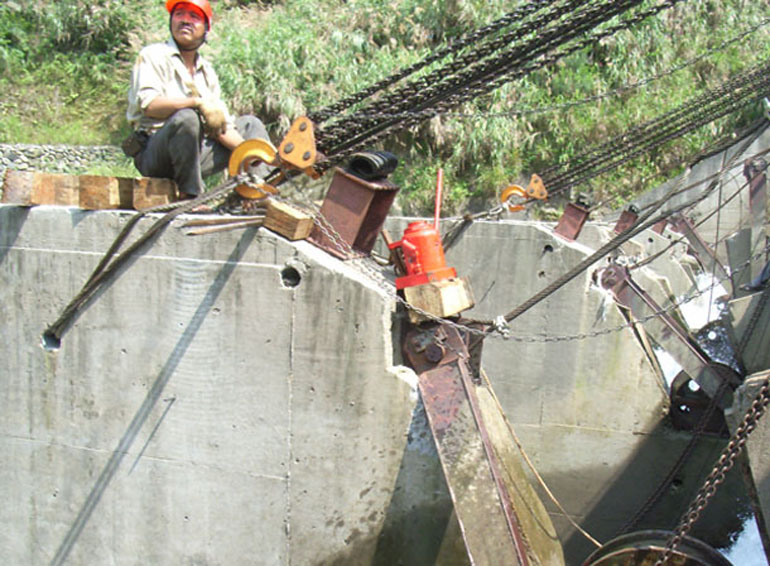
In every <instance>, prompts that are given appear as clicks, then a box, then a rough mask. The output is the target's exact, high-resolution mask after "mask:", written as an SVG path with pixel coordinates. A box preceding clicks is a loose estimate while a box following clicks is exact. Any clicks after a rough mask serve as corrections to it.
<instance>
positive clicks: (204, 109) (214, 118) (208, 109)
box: [196, 98, 227, 137]
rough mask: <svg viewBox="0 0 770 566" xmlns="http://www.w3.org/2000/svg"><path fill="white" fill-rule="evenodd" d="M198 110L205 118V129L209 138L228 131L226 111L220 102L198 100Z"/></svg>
mask: <svg viewBox="0 0 770 566" xmlns="http://www.w3.org/2000/svg"><path fill="white" fill-rule="evenodd" d="M196 109H197V110H198V113H199V114H200V115H201V117H202V118H203V127H204V128H205V130H206V133H207V134H208V135H209V136H211V137H216V136H218V135H220V134H224V133H225V131H227V118H226V117H225V109H224V108H223V106H222V104H220V103H219V102H218V101H216V100H206V99H204V98H201V99H198V104H197V106H196Z"/></svg>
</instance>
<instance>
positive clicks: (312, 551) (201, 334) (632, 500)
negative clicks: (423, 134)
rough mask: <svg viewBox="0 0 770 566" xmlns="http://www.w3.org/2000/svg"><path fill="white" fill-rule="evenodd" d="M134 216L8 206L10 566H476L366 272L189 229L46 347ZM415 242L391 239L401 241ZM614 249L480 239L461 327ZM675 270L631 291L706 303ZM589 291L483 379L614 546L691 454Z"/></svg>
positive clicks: (724, 526) (281, 247) (550, 303)
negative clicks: (692, 296) (56, 323)
mask: <svg viewBox="0 0 770 566" xmlns="http://www.w3.org/2000/svg"><path fill="white" fill-rule="evenodd" d="M129 215H130V213H120V212H84V211H80V210H75V209H67V208H56V207H38V208H32V209H24V208H19V207H13V206H2V207H0V315H2V320H3V334H2V338H3V339H2V342H1V344H2V346H1V348H2V349H0V357H2V359H4V360H8V361H7V362H6V364H5V367H4V369H3V370H2V373H1V374H0V388H2V389H1V390H0V399H1V401H0V403H2V406H0V462H2V463H0V496H2V498H3V501H4V502H6V504H5V505H4V506H2V510H0V533H1V534H0V556H3V557H4V558H7V560H6V561H7V562H8V563H12V564H40V563H46V562H48V563H53V564H59V563H64V562H65V561H66V563H67V564H83V565H85V564H89V565H90V564H120V565H123V564H137V563H154V564H199V565H202V564H228V565H230V564H303V565H304V564H335V563H339V564H378V565H379V564H382V565H386V564H387V565H390V564H399V563H402V564H433V563H438V564H456V563H459V564H462V563H464V562H466V559H464V557H463V555H462V547H461V546H459V545H458V544H457V541H458V540H459V539H458V537H459V533H458V530H457V523H456V521H455V520H454V519H453V517H452V514H451V502H450V501H449V498H448V494H447V490H446V486H445V484H444V482H443V478H442V475H441V471H440V467H439V465H438V460H437V457H436V453H435V450H434V448H433V444H432V439H431V437H430V433H429V429H428V428H427V427H426V424H425V415H424V412H423V411H422V409H421V405H420V404H419V402H418V401H417V399H416V395H415V390H414V375H413V374H412V373H410V371H409V370H406V369H404V368H400V367H398V366H399V364H400V363H401V358H400V352H399V351H398V348H397V342H398V338H397V336H398V332H399V326H400V324H401V323H402V322H403V321H404V320H405V315H404V313H403V312H401V311H398V312H396V309H395V307H396V301H395V298H394V295H393V293H392V287H391V288H386V287H383V286H382V285H381V284H379V283H377V282H376V281H372V280H371V279H370V278H369V277H367V276H365V275H364V274H362V272H361V271H360V270H359V269H358V268H357V262H340V261H338V260H336V259H334V258H332V257H330V256H328V255H327V254H326V253H324V252H322V251H321V250H318V249H316V248H315V247H313V246H311V245H310V244H308V243H306V242H299V243H289V242H286V241H285V240H283V239H282V238H280V237H278V236H275V235H273V234H271V233H269V232H267V231H264V230H259V231H257V230H255V229H251V230H247V231H243V232H236V231H234V232H229V233H224V234H218V235H213V236H206V237H191V236H186V235H184V233H183V230H182V229H181V224H182V221H181V220H180V221H177V222H176V223H175V224H174V225H173V226H172V227H170V228H169V229H167V230H166V231H165V232H164V233H163V234H162V235H161V236H160V237H158V238H157V239H156V240H155V241H154V242H153V244H152V245H151V246H150V247H148V248H147V249H146V250H145V252H144V254H143V255H141V256H140V257H138V258H137V259H135V260H134V261H133V262H132V263H131V265H130V266H129V268H128V269H126V270H125V271H124V272H123V273H122V274H121V276H120V277H119V278H118V279H116V280H115V281H114V282H113V283H112V284H111V285H110V286H109V287H108V288H106V289H105V290H103V292H101V294H100V295H99V296H98V297H97V298H96V300H95V301H93V302H92V303H91V304H90V305H89V307H88V308H87V310H86V311H85V312H84V313H83V314H82V316H81V317H80V318H79V319H78V320H77V321H76V322H75V324H74V325H73V327H72V328H71V329H70V330H69V332H68V333H66V335H65V336H64V338H63V340H62V344H61V347H60V348H59V349H57V350H54V351H46V350H45V349H44V348H43V347H42V346H41V335H42V333H43V331H44V330H45V328H46V326H47V324H49V323H50V322H52V321H53V320H54V319H55V318H56V317H57V316H58V314H59V312H61V310H62V309H63V308H64V306H65V305H66V304H67V302H68V301H69V300H70V299H71V298H72V297H73V296H74V295H75V293H76V292H77V291H78V290H79V289H80V287H81V285H82V284H83V283H84V282H85V280H86V279H87V277H88V274H89V273H90V271H91V270H92V269H93V267H94V266H95V265H96V263H97V262H98V260H99V259H100V257H101V255H102V253H103V252H104V251H105V250H106V249H107V247H108V246H109V244H110V243H111V242H112V241H113V239H114V237H115V236H116V235H117V233H118V231H119V230H120V228H121V227H122V226H123V225H124V224H125V222H126V221H127V219H128V218H129ZM150 221H151V220H146V221H143V223H142V224H141V225H140V228H139V231H141V230H142V229H143V228H146V227H147V226H148V224H149V222H150ZM407 222H408V220H405V219H395V218H394V219H389V222H388V227H389V228H390V229H391V233H392V234H394V235H399V234H401V229H402V228H403V226H404V225H405V224H406V223H407ZM609 230H610V227H609V226H605V225H593V224H591V225H589V226H587V227H586V229H585V230H584V231H583V233H582V234H581V237H580V238H579V240H578V242H576V243H567V242H565V241H564V240H562V239H560V238H559V237H557V236H555V235H554V234H553V233H552V226H549V225H544V224H539V223H534V222H531V223H528V222H515V221H503V222H478V223H475V224H474V225H473V226H472V227H471V228H470V229H469V230H468V231H467V232H466V233H465V234H463V236H462V237H461V239H460V240H459V242H458V244H457V246H456V247H454V248H452V249H451V250H449V251H448V253H447V259H448V263H449V264H450V265H453V266H454V267H456V268H457V270H458V272H459V273H460V275H467V276H469V277H470V279H471V283H472V286H473V290H474V293H475V295H476V300H477V306H476V308H475V309H474V310H473V311H472V312H470V313H469V315H470V316H476V317H479V318H492V317H494V316H497V315H502V314H505V313H506V312H508V311H510V310H511V309H513V308H514V307H515V306H517V305H519V304H520V303H521V302H523V301H524V300H525V299H527V298H529V297H530V296H531V295H532V294H534V293H535V292H537V291H538V290H540V289H542V288H543V287H545V286H546V285H547V284H548V283H549V282H551V281H553V280H554V279H556V278H558V277H559V276H560V275H561V274H562V273H564V272H565V271H567V270H569V269H570V268H571V267H573V266H574V265H576V264H577V263H578V262H580V261H581V260H582V259H583V258H585V257H586V256H587V255H588V254H590V253H592V251H593V249H595V248H596V247H598V245H600V244H601V243H602V242H604V241H607V240H608V239H609V238H610V237H611V234H610V232H609ZM666 244H667V240H666V239H665V238H662V237H660V236H658V235H657V234H652V233H645V234H643V235H640V237H639V238H637V239H636V240H635V241H634V242H630V243H629V244H628V245H627V246H625V247H624V250H623V251H622V253H625V254H626V255H628V256H640V257H644V256H645V255H646V254H650V253H652V252H653V251H655V250H657V249H661V248H662V246H665V245H666ZM682 257H683V255H682V250H681V246H679V247H676V248H674V249H673V250H672V251H671V252H669V253H667V254H665V255H664V256H662V257H661V258H660V259H659V260H657V261H656V262H654V263H653V265H652V266H651V268H652V269H651V271H650V272H649V273H642V274H640V275H639V276H640V279H641V280H643V281H645V283H644V284H645V287H646V288H647V289H648V291H650V292H651V293H653V294H654V295H655V296H656V298H657V299H659V300H660V301H661V303H662V304H665V301H667V300H669V299H670V298H671V297H674V296H678V295H681V294H683V293H686V292H688V291H689V290H690V289H691V288H692V277H691V271H690V270H689V269H687V268H685V267H683V266H682V264H681V262H680V260H681V259H682ZM287 268H291V269H292V270H296V272H294V271H292V272H291V273H287V271H286V269H287ZM283 275H290V277H283ZM296 275H299V283H298V284H297V285H296V286H292V285H293V283H294V282H295V281H296ZM591 275H592V270H589V271H588V272H586V273H585V274H583V275H581V276H579V277H578V278H576V279H574V280H573V281H572V282H571V283H569V284H568V285H566V286H565V287H564V288H563V289H562V290H560V291H559V292H558V293H556V294H554V295H552V296H551V297H550V298H548V299H547V300H545V301H543V302H542V303H541V304H539V305H538V306H536V307H535V308H533V309H532V310H530V311H529V312H527V313H525V314H524V315H523V316H521V317H520V318H518V319H516V320H515V321H514V322H513V324H512V325H511V334H512V336H513V337H514V338H510V339H507V340H504V339H502V338H499V337H492V338H490V339H488V340H487V342H486V344H485V347H484V354H483V364H484V366H485V368H486V370H487V373H488V374H489V376H490V378H491V379H492V382H493V384H494V387H495V390H496V392H497V394H498V396H499V398H500V400H501V402H502V404H503V407H504V409H505V411H506V413H507V415H508V418H509V420H510V421H511V422H512V423H513V426H514V427H515V429H516V431H517V432H518V434H519V436H520V437H521V439H522V442H523V443H524V446H525V448H526V449H527V451H528V452H529V454H530V456H531V457H532V459H533V460H534V462H535V464H536V466H537V467H538V469H539V470H540V472H541V473H542V474H543V476H544V477H545V479H546V481H547V482H548V484H549V486H550V487H551V489H552V490H553V491H554V493H555V494H556V496H557V497H558V498H559V499H560V501H561V502H562V504H563V505H564V506H565V507H566V510H567V513H568V514H569V515H571V516H572V517H573V518H575V519H577V520H578V521H579V522H581V524H583V525H584V526H586V527H587V528H588V529H589V531H591V532H592V534H594V536H597V537H599V538H600V539H601V540H607V539H608V538H610V537H611V536H612V535H614V534H615V533H617V531H618V530H620V528H621V527H622V526H623V525H624V523H625V522H626V521H627V520H628V519H629V518H630V517H631V516H633V514H634V513H635V512H636V511H637V510H638V509H639V508H640V506H641V505H642V504H643V503H644V501H645V500H646V499H647V497H648V496H649V494H650V493H651V492H652V491H653V490H654V489H655V487H656V486H657V485H658V484H659V483H660V481H661V479H662V478H663V477H664V476H665V474H666V473H667V472H668V470H669V469H670V467H671V465H672V463H673V461H674V460H675V459H676V458H677V457H678V455H679V453H680V452H681V450H682V449H683V447H684V446H685V445H686V443H687V442H688V440H689V439H690V435H689V433H686V432H677V431H674V430H672V429H671V428H670V427H669V426H668V425H667V423H666V419H665V413H666V409H667V404H668V399H667V391H666V389H665V386H664V384H663V382H662V378H661V376H660V375H659V374H658V373H656V371H655V368H654V366H653V365H651V364H650V362H649V360H648V358H647V357H646V355H645V353H644V351H643V349H642V348H641V347H640V344H639V342H638V340H637V338H636V336H635V334H634V333H633V332H632V330H631V329H629V328H622V329H619V330H615V331H612V332H607V333H604V332H602V333H601V334H598V335H595V336H593V334H594V333H595V332H597V331H600V330H603V329H608V328H610V329H611V328H615V327H619V326H621V325H622V324H623V323H624V319H623V318H622V316H621V315H620V313H619V311H618V310H617V308H616V307H615V306H614V303H613V302H612V301H611V300H610V298H609V297H608V296H607V294H606V293H604V292H603V291H601V290H600V289H598V288H597V287H596V286H595V285H594V284H593V282H592V279H591ZM660 275H663V276H665V279H661V278H660V277H659V276H660ZM391 276H392V274H391ZM580 334H585V335H590V336H582V337H579V338H576V336H577V335H580ZM393 336H396V338H395V340H394V338H393ZM554 337H561V338H559V339H555V338H554ZM516 338H518V339H516ZM394 341H395V343H396V347H394ZM720 445H721V440H719V439H707V440H705V441H704V442H703V443H702V444H701V445H700V447H699V449H698V450H696V452H695V453H694V455H693V457H692V458H690V459H689V460H688V463H687V464H686V466H685V467H684V468H683V469H682V470H681V472H680V474H679V475H678V477H677V479H676V482H674V484H672V487H671V488H670V489H669V490H668V491H667V492H666V493H665V494H664V496H663V498H662V499H661V501H660V503H659V504H658V505H657V506H656V507H655V508H653V509H652V511H651V512H650V513H649V514H648V515H647V516H646V517H644V520H643V521H642V522H641V523H640V525H639V526H640V527H649V526H656V527H661V526H664V527H670V526H671V523H672V522H673V521H675V520H676V517H678V513H679V512H680V511H681V509H682V508H684V506H686V504H687V503H688V501H689V498H690V497H691V496H692V494H693V493H694V492H695V490H696V489H697V488H698V487H699V484H700V480H701V478H702V475H703V473H704V470H707V469H709V468H710V464H711V459H712V458H713V456H714V455H715V454H716V453H717V452H718V450H719V448H720ZM729 483H730V482H728V484H729ZM720 493H726V495H725V497H726V500H727V503H724V504H721V505H720V504H719V503H717V504H712V505H711V507H710V510H709V512H712V513H715V514H716V516H717V520H713V521H711V522H709V520H708V518H706V519H705V520H704V521H702V523H705V525H706V526H705V527H702V529H701V531H699V533H700V534H702V536H703V538H706V539H707V540H708V539H709V536H710V534H714V533H713V532H711V531H710V530H709V527H708V525H709V524H711V525H717V526H718V527H719V528H718V529H717V530H718V531H719V532H718V533H717V534H718V535H719V534H720V533H721V534H724V532H726V531H729V529H730V528H731V524H730V523H731V522H730V520H729V515H730V513H733V514H735V515H736V517H735V521H736V523H737V524H738V525H739V524H740V520H739V519H738V518H737V514H736V513H735V504H734V501H733V495H734V493H733V492H731V491H730V490H729V488H728V490H727V491H725V490H724V489H722V490H720ZM544 501H545V500H544ZM545 502H546V505H547V506H548V508H549V510H550V512H551V513H552V516H553V518H554V521H555V524H556V526H557V528H558V530H559V534H560V538H561V540H562V542H563V543H564V545H565V553H566V555H567V561H568V563H569V564H574V563H579V561H580V560H582V559H583V558H584V557H586V556H587V554H588V552H590V550H592V548H591V546H590V545H589V544H587V543H586V542H585V541H584V540H583V539H582V538H581V537H580V536H579V535H577V534H575V531H574V529H573V528H572V526H571V525H569V523H568V522H567V520H566V518H565V517H564V516H563V515H562V514H561V513H560V512H559V511H558V510H557V509H556V507H555V506H554V505H553V504H551V503H550V502H548V501H545ZM672 517H673V519H672ZM445 534H446V536H445ZM696 534H698V533H696ZM712 538H718V536H715V537H712Z"/></svg>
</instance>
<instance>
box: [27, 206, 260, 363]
mask: <svg viewBox="0 0 770 566" xmlns="http://www.w3.org/2000/svg"><path fill="white" fill-rule="evenodd" d="M75 212H76V214H75V215H74V216H73V217H72V218H73V222H76V220H75V219H76V218H77V217H78V214H77V213H78V212H82V213H83V215H82V216H80V220H82V219H83V218H85V216H86V215H88V214H89V212H90V211H75ZM136 214H137V213H135V215H134V216H133V217H132V218H130V219H129V221H128V223H127V224H126V225H125V226H124V227H123V229H122V230H121V232H120V235H119V236H118V238H117V239H116V240H115V241H114V242H113V244H112V246H111V247H110V249H109V250H108V251H107V252H106V253H105V254H104V255H103V256H102V259H101V260H100V263H99V264H97V266H96V267H95V269H94V271H93V272H92V273H91V275H90V276H89V278H88V279H87V280H86V281H85V282H84V283H83V285H84V287H83V289H81V290H80V291H79V292H78V294H77V295H76V296H75V297H73V299H72V300H71V301H70V303H69V304H68V305H67V306H66V307H65V308H64V309H63V310H62V312H61V314H60V315H59V318H58V319H57V320H56V321H54V322H53V323H52V324H51V325H50V326H48V328H46V329H45V331H44V332H43V336H42V342H43V346H44V347H45V349H46V350H57V349H59V348H60V347H61V339H62V337H63V336H64V335H65V334H66V333H67V331H68V330H69V329H70V328H71V327H72V325H73V324H75V322H77V320H78V319H79V318H80V316H81V315H82V314H83V313H84V312H85V311H86V310H88V307H89V306H91V305H92V304H93V302H94V301H96V300H97V299H99V297H101V296H102V295H103V294H104V292H105V291H107V290H108V289H109V288H110V287H111V286H112V284H113V283H114V282H115V280H116V279H117V278H118V277H119V276H120V275H121V274H122V273H125V271H126V270H127V269H128V268H130V267H131V266H132V265H133V264H134V262H135V261H136V260H137V259H139V258H140V257H141V256H142V255H144V253H145V250H146V249H147V248H148V247H150V246H151V245H152V244H153V242H155V240H157V239H158V238H159V237H160V235H161V234H163V232H165V230H166V228H168V227H169V226H170V225H171V224H170V222H168V223H166V224H162V225H160V222H161V220H155V221H154V223H153V224H152V225H151V226H150V227H149V228H147V230H146V232H145V233H144V234H143V235H141V236H139V237H138V238H137V239H136V240H135V241H134V242H133V243H132V244H128V245H126V243H125V242H122V240H121V239H122V238H123V237H125V238H128V236H130V234H131V232H133V230H134V229H135V228H136V226H137V225H138V222H139V221H140V220H141V219H142V218H143V217H142V216H141V215H136ZM156 229H157V231H155V232H154V233H153V231H154V230H156ZM252 233H253V231H248V232H247V234H252ZM143 238H146V240H144V241H141V240H142V239H143ZM121 242H122V244H121ZM238 245H240V244H238ZM132 247H133V249H130V248H132ZM97 278H102V279H101V281H100V282H99V283H98V285H97V284H95V285H94V287H93V288H92V289H90V290H89V291H88V293H85V294H84V291H85V288H86V287H88V286H89V284H90V283H91V281H92V280H96V279H97ZM81 295H83V296H82V297H81Z"/></svg>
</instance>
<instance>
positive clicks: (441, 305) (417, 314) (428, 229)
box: [388, 169, 474, 322]
mask: <svg viewBox="0 0 770 566" xmlns="http://www.w3.org/2000/svg"><path fill="white" fill-rule="evenodd" d="M442 181H443V174H442V171H441V170H440V169H439V171H438V179H437V181H436V208H435V215H434V217H433V225H432V226H431V225H430V224H429V223H428V222H423V221H418V222H412V223H411V224H409V226H407V228H406V230H405V231H404V235H403V237H402V238H401V241H399V242H388V248H390V250H391V252H392V253H393V256H394V263H396V265H398V266H399V268H400V269H401V271H402V273H400V275H401V277H398V278H397V279H396V289H397V290H398V291H401V292H403V295H404V298H405V299H406V302H407V303H408V304H409V305H411V306H412V307H413V308H411V309H410V310H409V318H410V319H411V320H412V322H418V321H419V320H421V319H422V318H424V317H425V315H426V314H427V315H431V316H435V317H439V318H445V317H448V316H454V315H456V314H458V313H460V312H462V311H464V310H467V309H469V308H471V307H473V305H474V300H473V292H472V291H471V287H470V282H469V281H468V279H467V278H466V277H457V271H455V268H454V267H447V265H446V260H445V259H444V247H443V245H442V243H441V235H440V234H439V230H438V220H439V215H440V211H441V193H442V190H443V187H442Z"/></svg>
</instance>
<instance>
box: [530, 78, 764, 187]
mask: <svg viewBox="0 0 770 566" xmlns="http://www.w3.org/2000/svg"><path fill="white" fill-rule="evenodd" d="M762 65H766V63H764V64H762ZM762 65H757V66H754V67H752V68H750V69H748V70H746V71H744V72H743V73H740V74H739V75H736V76H734V77H733V78H732V79H731V80H730V81H728V83H723V84H721V85H720V86H719V87H716V88H713V89H710V90H708V91H706V92H703V93H701V94H699V95H697V96H696V97H694V98H692V99H690V100H688V101H686V102H684V103H682V104H680V105H679V106H677V107H675V108H673V109H671V110H669V111H667V112H665V113H663V114H659V115H658V116H656V117H654V118H652V119H651V120H648V121H647V122H645V123H643V124H639V125H636V126H633V127H632V128H629V129H628V130H626V131H625V132H622V133H620V134H618V135H616V136H614V137H613V138H611V139H610V140H608V141H606V142H603V143H601V144H597V145H595V146H593V147H590V148H588V149H586V150H584V151H583V152H581V153H579V154H578V155H576V156H575V157H574V158H572V160H571V162H573V163H578V164H580V163H581V162H584V161H586V160H589V159H591V158H593V157H595V156H596V155H600V154H602V153H604V152H606V151H607V150H608V148H613V147H617V146H621V147H622V146H624V145H627V144H626V143H625V141H626V140H628V139H634V138H636V137H639V136H641V135H643V134H644V133H645V132H650V131H655V130H657V129H658V128H659V126H660V125H661V124H666V123H670V122H672V121H673V120H674V119H676V118H677V117H681V116H682V115H686V114H687V113H688V112H692V110H693V109H698V108H700V107H702V105H704V104H706V103H708V102H709V101H711V100H713V99H715V98H716V97H718V96H722V95H724V94H729V93H731V92H732V91H731V89H733V88H737V87H740V86H743V85H745V84H746V83H747V82H748V81H750V80H751V76H750V75H752V74H756V71H757V70H758V69H759V68H760V67H761V66H762ZM567 166H569V165H567ZM573 168H574V167H573ZM560 169H565V165H563V164H559V165H554V166H552V167H549V168H547V169H545V170H543V171H542V172H541V174H540V176H541V177H543V178H545V179H548V181H549V183H551V184H554V183H556V182H558V181H560V180H561V179H562V177H563V176H564V175H566V174H567V173H568V172H569V171H571V169H569V170H567V171H563V172H560V171H559V170H560Z"/></svg>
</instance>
